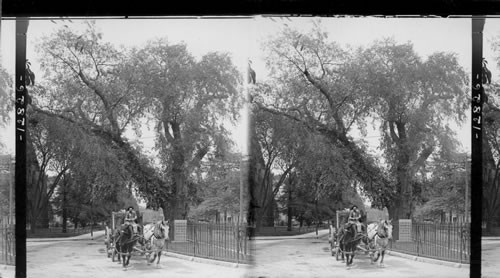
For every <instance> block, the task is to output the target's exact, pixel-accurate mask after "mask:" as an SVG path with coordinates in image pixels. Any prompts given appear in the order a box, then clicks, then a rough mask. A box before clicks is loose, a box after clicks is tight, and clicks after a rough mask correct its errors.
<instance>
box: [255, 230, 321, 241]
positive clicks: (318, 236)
mask: <svg viewBox="0 0 500 278" xmlns="http://www.w3.org/2000/svg"><path fill="white" fill-rule="evenodd" d="M329 233H330V230H328V229H322V230H318V235H316V232H311V233H307V234H301V235H295V236H256V237H254V238H253V239H252V240H277V239H306V238H321V237H324V236H328V235H329Z"/></svg>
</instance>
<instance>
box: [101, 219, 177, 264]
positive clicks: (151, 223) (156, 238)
mask: <svg viewBox="0 0 500 278" xmlns="http://www.w3.org/2000/svg"><path fill="white" fill-rule="evenodd" d="M151 212H152V211H146V215H145V213H140V214H139V216H138V218H137V219H138V221H137V226H138V229H137V231H134V229H133V227H132V226H131V225H129V224H126V223H125V221H124V220H125V214H126V212H124V211H120V212H112V213H111V221H110V225H108V226H106V231H105V239H104V244H105V246H106V254H107V257H108V258H109V257H111V260H112V261H113V262H114V261H115V258H117V259H118V261H119V262H121V261H122V259H123V267H126V266H127V265H128V263H129V260H130V257H131V255H132V254H134V255H140V256H143V255H146V259H147V261H148V264H150V263H152V262H153V261H154V260H155V259H156V258H157V257H158V261H157V264H158V263H159V262H160V256H161V252H162V251H163V246H164V242H165V240H168V233H169V226H168V225H169V223H168V221H164V219H163V213H159V212H155V213H151ZM146 216H149V217H146ZM151 255H153V258H151Z"/></svg>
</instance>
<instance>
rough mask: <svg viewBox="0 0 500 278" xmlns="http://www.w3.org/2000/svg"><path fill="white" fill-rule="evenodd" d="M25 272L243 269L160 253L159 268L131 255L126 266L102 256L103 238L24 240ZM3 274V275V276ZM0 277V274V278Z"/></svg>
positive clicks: (138, 273)
mask: <svg viewBox="0 0 500 278" xmlns="http://www.w3.org/2000/svg"><path fill="white" fill-rule="evenodd" d="M27 249H28V251H27V269H28V270H27V272H28V277H33V278H45V277H47V278H49V277H50V278H57V277H61V278H62V277H65V278H66V277H75V278H78V277H82V278H83V277H85V278H87V277H96V278H97V277H99V278H112V277H120V278H122V277H138V278H142V277H143V278H146V277H147V278H156V277H176V278H177V277H179V278H182V277H190V278H191V277H192V278H194V277H196V278H198V277H217V278H219V277H221V278H222V277H244V276H245V272H246V270H245V269H244V268H236V267H230V266H221V265H215V264H207V263H198V262H192V261H188V260H183V259H178V258H173V257H168V256H162V259H161V262H160V268H156V267H155V265H150V266H148V265H147V263H146V260H145V257H144V256H141V257H139V256H135V257H134V256H132V258H131V260H130V268H129V269H128V270H126V271H124V270H123V268H122V266H121V264H118V263H117V262H112V261H111V259H110V258H107V257H106V254H105V248H104V243H103V239H102V237H101V238H98V239H94V240H88V239H80V240H65V241H45V242H43V241H41V242H27ZM3 277H6V276H3ZM3 277H2V278H3Z"/></svg>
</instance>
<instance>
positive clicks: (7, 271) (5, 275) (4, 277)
mask: <svg viewBox="0 0 500 278" xmlns="http://www.w3.org/2000/svg"><path fill="white" fill-rule="evenodd" d="M15 273H16V267H15V266H13V265H6V264H0V277H1V278H10V277H12V278H14V275H15ZM11 275H12V276H11Z"/></svg>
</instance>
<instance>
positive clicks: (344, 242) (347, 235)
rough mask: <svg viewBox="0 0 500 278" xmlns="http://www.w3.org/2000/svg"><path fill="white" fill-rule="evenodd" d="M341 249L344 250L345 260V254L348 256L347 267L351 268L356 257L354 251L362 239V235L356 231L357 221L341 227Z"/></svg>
mask: <svg viewBox="0 0 500 278" xmlns="http://www.w3.org/2000/svg"><path fill="white" fill-rule="evenodd" d="M338 236H339V251H340V252H342V260H344V254H345V257H346V260H345V261H346V267H347V268H349V266H350V265H352V261H353V259H354V253H355V252H356V248H357V246H358V244H359V241H360V240H361V239H362V236H360V234H358V233H357V232H356V224H355V223H347V224H346V225H345V226H344V228H343V229H339V233H338Z"/></svg>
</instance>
